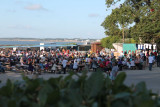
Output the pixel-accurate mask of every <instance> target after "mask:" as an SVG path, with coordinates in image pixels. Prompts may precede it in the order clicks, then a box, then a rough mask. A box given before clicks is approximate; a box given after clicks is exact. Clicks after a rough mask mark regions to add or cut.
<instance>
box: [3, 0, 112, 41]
mask: <svg viewBox="0 0 160 107" xmlns="http://www.w3.org/2000/svg"><path fill="white" fill-rule="evenodd" d="M106 9H107V7H106V5H105V0H1V3H0V14H1V17H0V19H1V20H0V38H3V37H24V38H30V37H31V38H96V39H101V38H103V37H105V34H104V29H103V27H102V26H100V25H101V23H102V22H103V21H104V19H105V17H106V16H107V15H108V14H109V13H110V11H106Z"/></svg>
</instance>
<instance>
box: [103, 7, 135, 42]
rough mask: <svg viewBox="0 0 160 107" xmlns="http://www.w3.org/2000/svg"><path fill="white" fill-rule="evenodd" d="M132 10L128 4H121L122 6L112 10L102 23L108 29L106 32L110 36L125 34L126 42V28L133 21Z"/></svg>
mask: <svg viewBox="0 0 160 107" xmlns="http://www.w3.org/2000/svg"><path fill="white" fill-rule="evenodd" d="M130 11H131V10H130V7H128V6H127V5H121V7H120V8H116V9H114V10H112V13H111V14H110V15H109V16H107V17H106V19H105V21H104V22H103V23H102V26H103V27H104V29H105V30H106V32H105V34H106V35H108V36H123V43H124V37H125V29H126V28H127V27H128V25H129V24H131V23H132V20H130V14H131V13H130Z"/></svg>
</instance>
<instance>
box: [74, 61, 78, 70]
mask: <svg viewBox="0 0 160 107" xmlns="http://www.w3.org/2000/svg"><path fill="white" fill-rule="evenodd" d="M73 70H76V71H77V72H78V63H77V61H75V62H74V64H73Z"/></svg>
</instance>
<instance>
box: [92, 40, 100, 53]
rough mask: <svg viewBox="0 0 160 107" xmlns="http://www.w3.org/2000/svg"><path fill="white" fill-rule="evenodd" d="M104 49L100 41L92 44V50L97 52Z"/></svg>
mask: <svg viewBox="0 0 160 107" xmlns="http://www.w3.org/2000/svg"><path fill="white" fill-rule="evenodd" d="M102 49H103V47H102V46H101V43H100V42H95V43H92V44H91V51H92V52H95V53H96V52H97V51H101V50H102Z"/></svg>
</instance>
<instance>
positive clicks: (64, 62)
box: [62, 59, 68, 68]
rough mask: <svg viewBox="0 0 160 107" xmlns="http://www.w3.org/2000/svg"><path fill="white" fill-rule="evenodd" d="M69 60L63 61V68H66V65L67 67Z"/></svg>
mask: <svg viewBox="0 0 160 107" xmlns="http://www.w3.org/2000/svg"><path fill="white" fill-rule="evenodd" d="M67 62H68V61H67V60H65V59H64V60H63V61H62V65H63V68H65V67H66V65H67Z"/></svg>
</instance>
